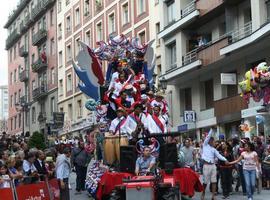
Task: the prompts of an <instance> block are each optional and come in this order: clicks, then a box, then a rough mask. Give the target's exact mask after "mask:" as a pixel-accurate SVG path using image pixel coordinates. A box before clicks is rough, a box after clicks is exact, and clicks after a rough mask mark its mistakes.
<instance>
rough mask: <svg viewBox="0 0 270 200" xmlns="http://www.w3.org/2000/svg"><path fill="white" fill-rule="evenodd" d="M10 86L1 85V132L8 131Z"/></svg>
mask: <svg viewBox="0 0 270 200" xmlns="http://www.w3.org/2000/svg"><path fill="white" fill-rule="evenodd" d="M7 120H8V86H6V85H5V86H0V132H1V133H2V132H7V128H8V127H7Z"/></svg>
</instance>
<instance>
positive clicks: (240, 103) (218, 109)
mask: <svg viewBox="0 0 270 200" xmlns="http://www.w3.org/2000/svg"><path fill="white" fill-rule="evenodd" d="M246 108H248V105H247V103H246V101H245V100H243V98H242V97H241V96H240V95H237V96H234V97H228V98H224V99H221V100H217V101H214V109H215V116H216V117H222V116H225V115H228V114H233V113H237V112H241V110H243V109H246Z"/></svg>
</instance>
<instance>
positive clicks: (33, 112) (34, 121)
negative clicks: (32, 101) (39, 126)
mask: <svg viewBox="0 0 270 200" xmlns="http://www.w3.org/2000/svg"><path fill="white" fill-rule="evenodd" d="M36 118H37V117H36V108H35V107H32V123H33V124H35V123H36Z"/></svg>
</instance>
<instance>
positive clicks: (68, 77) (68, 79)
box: [67, 74, 72, 92]
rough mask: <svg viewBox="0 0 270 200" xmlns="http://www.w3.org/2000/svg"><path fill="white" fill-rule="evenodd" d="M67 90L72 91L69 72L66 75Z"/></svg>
mask: <svg viewBox="0 0 270 200" xmlns="http://www.w3.org/2000/svg"><path fill="white" fill-rule="evenodd" d="M67 91H68V92H69V91H72V77H71V74H69V75H68V76H67Z"/></svg>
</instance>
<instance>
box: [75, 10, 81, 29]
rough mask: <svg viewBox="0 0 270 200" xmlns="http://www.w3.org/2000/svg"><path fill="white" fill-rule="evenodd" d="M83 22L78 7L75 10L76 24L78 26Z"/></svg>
mask: <svg viewBox="0 0 270 200" xmlns="http://www.w3.org/2000/svg"><path fill="white" fill-rule="evenodd" d="M80 22H81V17H80V8H77V9H76V10H75V26H78V25H79V24H80Z"/></svg>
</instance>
